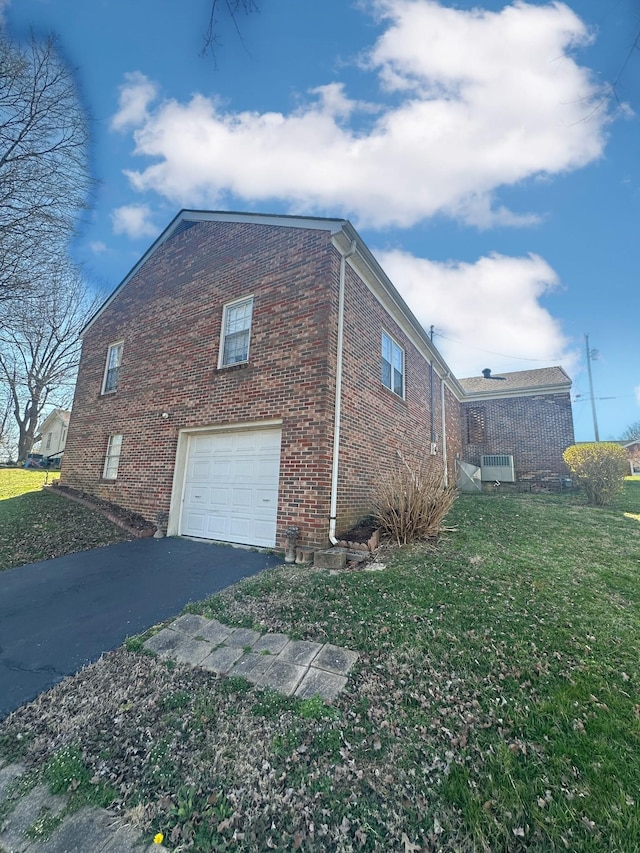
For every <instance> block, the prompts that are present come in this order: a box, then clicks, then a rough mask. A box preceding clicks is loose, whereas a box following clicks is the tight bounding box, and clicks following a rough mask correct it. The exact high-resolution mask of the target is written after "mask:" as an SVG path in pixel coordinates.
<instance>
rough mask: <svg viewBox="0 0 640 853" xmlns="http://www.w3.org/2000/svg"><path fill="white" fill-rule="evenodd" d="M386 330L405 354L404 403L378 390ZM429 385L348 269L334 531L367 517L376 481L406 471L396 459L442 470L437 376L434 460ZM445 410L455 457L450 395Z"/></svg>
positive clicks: (410, 348)
mask: <svg viewBox="0 0 640 853" xmlns="http://www.w3.org/2000/svg"><path fill="white" fill-rule="evenodd" d="M383 331H385V332H386V333H387V334H389V335H390V336H391V337H392V338H394V340H395V341H396V343H397V344H399V345H400V346H401V347H402V348H403V350H404V352H405V398H404V399H402V398H401V397H399V396H398V395H396V394H395V393H393V392H392V391H390V390H389V389H387V388H386V387H385V386H384V385H383V384H382V380H381V337H382V332H383ZM429 383H430V371H429V364H428V362H426V361H425V359H424V357H423V356H422V355H421V354H420V352H419V351H418V350H417V349H416V347H415V346H414V345H413V344H412V343H411V341H410V340H409V338H408V337H407V336H406V335H405V334H404V332H403V331H402V330H401V328H400V327H399V326H398V325H397V324H396V322H395V321H394V320H393V319H392V318H391V317H390V316H389V315H388V314H387V312H386V311H385V309H384V308H383V307H382V305H381V304H380V302H378V300H377V299H376V298H375V297H374V295H373V294H372V293H371V291H370V290H369V289H368V288H367V287H366V285H365V284H364V283H363V282H362V281H361V280H360V278H359V277H358V276H357V275H356V273H355V272H354V271H353V270H352V269H351V268H349V267H347V287H346V294H345V334H344V363H343V402H342V423H341V439H340V469H339V492H338V494H339V500H338V531H340V530H341V529H342V530H344V529H345V528H348V527H349V526H350V525H351V524H353V523H354V522H355V521H357V520H358V518H361V517H363V516H365V515H367V514H369V513H370V512H371V498H372V496H373V495H374V494H375V493H376V491H377V489H378V485H379V482H380V479H381V477H383V476H384V475H385V474H386V473H388V472H389V471H390V470H392V469H394V468H395V467H396V466H397V465H399V464H403V463H402V461H401V457H400V456H399V453H401V454H402V458H404V460H406V462H407V464H409V465H410V466H412V467H417V466H419V465H420V464H421V462H427V463H429V464H434V465H438V464H439V465H441V464H442V415H441V404H440V395H441V390H440V379H439V377H438V375H437V373H436V372H435V371H434V402H435V406H434V432H435V434H436V438H437V447H438V455H437V456H431V454H430V450H431V419H430V390H429V389H430V385H429ZM447 406H449V407H450V410H449V411H448V432H450V439H451V443H450V452H452V454H453V456H455V439H456V435H457V436H458V437H459V426H458V424H459V411H460V406H459V403H456V402H455V401H454V400H453V398H452V397H451V396H450V395H448V396H447V403H446V404H445V407H447ZM458 442H459V438H458ZM450 461H451V462H453V459H452V460H450ZM451 470H452V471H453V468H452V469H451Z"/></svg>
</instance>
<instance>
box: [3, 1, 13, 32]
mask: <svg viewBox="0 0 640 853" xmlns="http://www.w3.org/2000/svg"><path fill="white" fill-rule="evenodd" d="M10 3H11V0H0V26H2V25H3V24H5V23H6V13H7V9H8V8H9V5H10Z"/></svg>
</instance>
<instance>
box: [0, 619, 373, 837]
mask: <svg viewBox="0 0 640 853" xmlns="http://www.w3.org/2000/svg"><path fill="white" fill-rule="evenodd" d="M145 648H146V649H148V650H149V651H152V652H154V653H155V654H157V655H159V656H161V657H164V658H170V659H172V660H175V661H178V662H180V663H186V664H189V665H191V666H199V667H202V668H203V669H207V670H209V671H210V672H215V673H217V674H218V675H229V676H236V675H237V676H242V677H243V678H246V679H247V681H249V682H251V683H252V684H255V685H256V686H258V687H265V688H271V689H273V690H279V691H280V692H281V693H284V694H285V695H287V696H292V695H295V696H297V697H299V698H301V699H306V698H311V697H313V696H320V697H321V698H322V699H324V700H325V701H328V702H331V701H333V700H334V699H335V698H336V697H337V696H338V694H339V693H340V691H341V690H343V688H344V687H345V685H346V683H347V675H348V673H349V671H350V670H351V668H352V667H353V665H354V664H355V662H356V661H357V659H358V653H357V652H354V651H352V650H351V649H344V648H342V647H340V646H334V645H332V644H331V643H324V644H323V643H314V642H311V641H309V640H291V639H290V638H289V637H288V636H287V635H286V634H260V633H259V632H258V631H253V630H251V629H250V628H230V627H229V626H228V625H223V624H222V623H221V622H218V621H217V620H216V619H206V618H205V617H204V616H196V615H194V614H191V613H187V614H185V615H183V616H180V617H179V618H178V619H176V620H175V621H174V622H172V623H171V624H170V625H169V626H168V627H166V628H163V629H162V630H161V631H159V632H158V633H157V634H154V635H153V636H152V637H150V638H149V639H148V640H147V641H146V643H145ZM24 772H25V768H24V767H22V766H21V765H19V764H9V765H5V766H2V764H1V762H0V808H1V807H2V805H3V803H4V802H6V801H7V799H9V798H12V794H11V786H12V784H13V783H14V782H15V781H16V780H18V779H19V777H20V776H21V775H22V774H23V773H24ZM66 806H67V800H66V797H64V796H54V795H53V794H51V793H49V791H48V789H47V788H46V787H45V786H43V785H38V786H37V787H35V788H33V789H32V790H31V791H29V792H28V793H27V794H25V795H23V796H21V797H18V798H17V801H16V803H15V805H14V807H13V808H12V810H11V811H10V813H9V816H8V818H7V819H5V821H4V822H2V821H0V853H162V851H165V853H166V848H165V847H163V846H162V845H158V844H151V845H147V844H145V842H144V841H143V840H142V839H141V838H140V836H139V834H138V833H137V832H136V831H135V830H134V829H132V827H130V826H128V825H127V824H125V823H124V821H122V820H121V819H120V818H119V817H117V816H116V815H113V814H112V813H110V812H109V811H107V810H105V809H99V808H97V807H95V806H86V807H85V808H82V809H80V810H79V811H77V812H75V813H73V814H71V815H67V816H66V817H64V819H63V821H62V823H61V824H60V825H59V826H58V827H57V829H55V830H54V831H53V833H52V834H51V835H50V836H49V837H47V838H46V839H44V840H43V839H38V838H37V837H34V836H37V832H35V833H34V829H35V830H37V828H38V826H39V825H42V824H43V823H46V821H48V820H50V819H52V818H55V817H56V816H59V815H62V814H63V812H64V810H65V808H66Z"/></svg>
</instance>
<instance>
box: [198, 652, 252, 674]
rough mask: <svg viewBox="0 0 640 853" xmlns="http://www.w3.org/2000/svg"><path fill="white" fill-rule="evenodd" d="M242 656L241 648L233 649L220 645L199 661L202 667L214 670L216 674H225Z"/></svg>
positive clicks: (210, 670)
mask: <svg viewBox="0 0 640 853" xmlns="http://www.w3.org/2000/svg"><path fill="white" fill-rule="evenodd" d="M241 657H242V649H234V648H231V646H220V648H219V649H215V650H214V651H212V652H211V654H210V655H207V657H206V658H205V659H204V660H203V661H202V662H201V664H200V666H201V667H202V668H203V669H208V670H209V672H216V673H217V674H218V675H226V674H227V673H228V672H229V670H230V669H231V667H232V666H233V665H234V663H235V662H236V661H237V660H239V659H240V658H241Z"/></svg>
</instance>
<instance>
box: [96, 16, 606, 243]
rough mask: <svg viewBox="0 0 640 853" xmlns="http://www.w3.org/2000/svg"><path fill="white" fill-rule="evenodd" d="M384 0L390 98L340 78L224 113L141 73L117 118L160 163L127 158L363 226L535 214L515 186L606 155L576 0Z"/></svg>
mask: <svg viewBox="0 0 640 853" xmlns="http://www.w3.org/2000/svg"><path fill="white" fill-rule="evenodd" d="M376 10H377V13H378V15H379V16H380V18H381V20H382V22H383V25H384V26H385V27H386V29H385V31H384V33H383V34H382V35H381V37H380V38H379V39H378V41H377V42H376V43H375V45H374V46H373V48H372V50H371V51H370V53H369V55H368V57H367V59H366V68H367V69H368V70H369V72H370V73H371V74H374V75H377V79H378V82H379V86H380V94H379V101H378V103H377V104H370V103H369V104H365V105H363V104H361V103H358V102H357V101H354V100H352V99H351V98H349V97H348V95H347V93H346V91H345V89H344V86H343V85H342V84H340V83H331V84H329V85H327V86H321V87H319V88H316V89H314V90H313V91H312V92H311V93H310V95H309V97H308V98H307V99H306V100H305V101H304V102H303V104H302V105H301V106H299V107H298V108H297V109H296V110H295V111H292V112H290V113H288V114H284V113H280V112H262V113H260V112H233V111H229V110H227V111H225V110H223V109H222V108H221V107H220V105H219V104H218V103H216V102H215V101H214V100H212V99H210V98H207V97H204V96H203V95H200V94H196V95H194V96H193V97H192V98H191V99H190V100H189V101H188V102H186V103H180V102H178V101H176V100H167V101H164V102H160V103H157V104H154V98H155V97H156V94H157V89H156V87H155V85H154V84H153V83H151V82H150V81H149V80H148V79H147V78H146V77H144V76H143V75H141V74H138V73H136V74H132V75H129V76H128V77H127V79H126V81H125V83H124V85H123V87H122V90H121V94H120V109H119V111H118V113H117V114H116V115H115V116H114V118H113V120H112V126H113V127H115V128H118V129H124V128H132V129H134V139H135V153H136V154H137V155H138V156H139V157H141V158H151V159H152V160H153V161H154V162H153V163H151V164H149V165H146V166H142V167H141V168H140V169H139V170H135V171H130V172H128V175H129V178H130V180H131V183H132V185H133V186H134V187H135V188H136V189H137V190H140V191H145V190H153V191H156V192H158V193H160V194H161V195H163V196H165V197H167V198H169V199H170V200H171V201H172V203H174V204H179V205H181V206H182V205H184V206H196V205H202V206H215V205H218V204H220V202H221V200H223V199H224V198H225V197H227V196H229V195H231V196H234V197H235V198H237V199H242V200H243V201H248V202H265V201H271V202H275V201H278V202H280V203H284V204H286V205H287V206H288V209H289V210H291V211H303V212H306V213H308V212H312V211H318V212H328V213H329V214H331V215H336V214H337V213H343V214H345V215H347V216H350V217H351V218H353V219H355V220H356V221H357V223H358V224H359V225H361V226H372V227H384V226H388V225H398V226H403V227H407V226H411V225H413V224H415V223H417V222H419V221H421V220H423V219H425V218H428V217H432V216H434V215H435V214H445V215H447V216H451V217H455V218H459V219H461V220H463V221H465V222H467V223H472V224H475V225H477V226H480V227H488V226H490V225H494V224H497V223H499V224H523V223H530V222H531V221H533V220H534V219H535V217H534V216H533V215H532V214H530V213H527V212H525V213H524V214H518V213H515V212H513V211H510V210H507V209H506V208H504V207H502V206H500V204H499V203H498V202H497V201H496V199H495V194H496V192H497V191H499V189H500V188H501V187H504V186H514V185H516V184H518V183H520V182H522V181H525V180H526V179H528V178H532V177H539V176H549V175H556V174H560V173H562V172H566V171H569V170H572V169H577V168H580V167H582V166H584V165H585V164H587V163H589V162H591V161H593V160H594V159H596V158H598V157H599V156H600V155H601V153H602V150H603V147H604V143H605V127H606V124H607V122H608V121H609V118H610V117H609V116H608V114H607V110H606V109H605V108H602V109H599V110H594V109H593V106H594V104H595V103H596V102H597V101H598V97H599V96H598V91H597V89H596V84H595V82H594V80H593V78H592V76H591V74H590V72H589V71H588V70H587V69H585V68H582V67H580V66H579V65H578V64H577V63H576V61H575V60H574V59H573V58H572V55H571V52H572V51H573V49H574V48H576V47H577V46H580V45H583V44H586V43H587V42H588V40H589V33H588V32H587V30H586V28H585V26H584V24H583V23H582V22H581V21H580V19H579V18H578V17H577V16H576V15H575V14H574V13H573V12H572V11H571V10H570V9H569V8H568V7H567V6H566V5H564V4H562V3H553V4H550V5H545V6H534V5H527V4H525V3H522V2H515V3H514V4H513V5H511V6H507V7H505V8H504V9H503V10H502V11H500V12H489V11H486V10H482V9H473V10H470V11H464V10H460V9H454V8H447V7H445V6H443V5H442V4H441V3H439V2H433V0H386V2H383V3H380V4H378V5H377V7H376ZM363 121H364V124H363Z"/></svg>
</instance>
